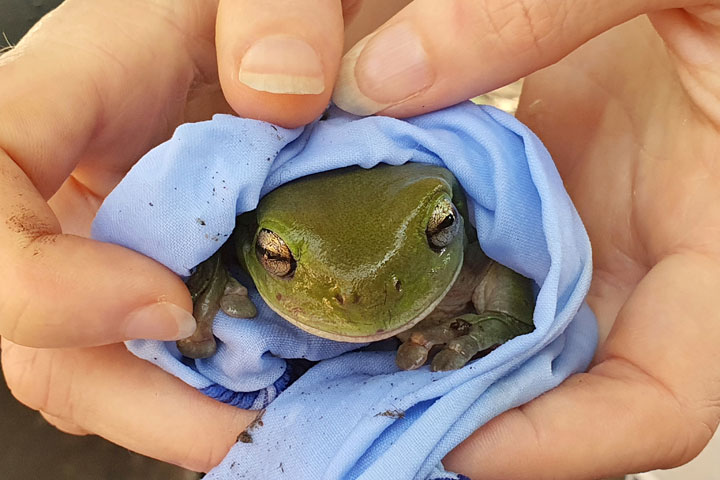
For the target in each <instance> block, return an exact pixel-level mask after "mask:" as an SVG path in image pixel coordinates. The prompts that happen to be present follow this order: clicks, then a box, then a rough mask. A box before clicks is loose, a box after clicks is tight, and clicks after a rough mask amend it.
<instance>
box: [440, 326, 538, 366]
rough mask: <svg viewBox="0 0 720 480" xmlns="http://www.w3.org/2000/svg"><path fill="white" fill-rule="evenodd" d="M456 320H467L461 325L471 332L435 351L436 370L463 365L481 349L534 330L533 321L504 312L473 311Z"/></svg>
mask: <svg viewBox="0 0 720 480" xmlns="http://www.w3.org/2000/svg"><path fill="white" fill-rule="evenodd" d="M455 322H456V323H462V324H464V325H463V326H462V327H461V329H462V330H464V331H465V332H467V333H465V334H464V335H461V336H459V337H457V338H454V339H452V340H450V341H448V342H447V343H446V344H445V347H444V348H443V349H442V350H441V351H440V352H438V353H437V355H435V357H434V358H433V360H432V363H431V365H430V369H431V370H432V371H433V372H438V371H447V370H457V369H458V368H462V367H464V366H465V364H467V362H469V361H470V360H472V358H473V357H474V356H475V355H477V354H478V353H481V352H484V351H485V350H488V349H491V348H494V347H497V346H499V345H502V344H503V343H505V342H507V341H508V340H510V339H511V338H514V337H517V336H518V335H522V334H525V333H529V332H531V331H532V330H533V326H532V325H528V324H527V323H524V322H521V321H519V320H517V319H515V318H514V317H512V316H511V315H508V314H506V313H501V312H483V313H482V314H474V313H469V314H466V315H462V316H461V317H459V318H457V319H456V320H455Z"/></svg>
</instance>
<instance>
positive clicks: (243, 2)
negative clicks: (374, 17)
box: [215, 0, 343, 127]
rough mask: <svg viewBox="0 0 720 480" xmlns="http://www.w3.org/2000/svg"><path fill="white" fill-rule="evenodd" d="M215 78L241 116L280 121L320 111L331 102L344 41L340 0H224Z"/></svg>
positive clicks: (290, 123) (291, 123)
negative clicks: (280, 0)
mask: <svg viewBox="0 0 720 480" xmlns="http://www.w3.org/2000/svg"><path fill="white" fill-rule="evenodd" d="M215 41H216V45H217V55H218V70H219V74H220V83H221V85H222V88H223V92H224V94H225V98H226V99H227V100H228V102H229V103H230V105H231V106H232V107H233V109H234V110H235V111H236V112H237V113H238V114H239V115H241V116H244V117H250V118H257V119H260V120H266V121H269V122H272V123H276V124H279V125H282V126H285V127H297V126H300V125H304V124H306V123H309V122H311V121H312V120H314V119H315V118H316V117H318V116H319V115H320V114H321V113H322V111H323V110H324V109H325V107H326V106H327V104H328V102H329V101H330V95H331V92H332V89H333V85H334V82H335V77H336V75H337V70H338V66H339V64H340V57H341V55H342V46H343V45H342V42H343V16H342V6H341V3H340V0H308V1H304V2H265V1H262V0H221V2H220V5H219V7H218V19H217V30H216V40H215Z"/></svg>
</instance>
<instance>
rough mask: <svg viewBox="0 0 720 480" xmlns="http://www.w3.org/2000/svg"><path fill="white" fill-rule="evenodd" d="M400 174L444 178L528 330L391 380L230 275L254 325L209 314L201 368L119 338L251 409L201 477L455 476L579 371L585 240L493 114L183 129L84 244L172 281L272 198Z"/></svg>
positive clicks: (362, 354) (534, 161)
mask: <svg viewBox="0 0 720 480" xmlns="http://www.w3.org/2000/svg"><path fill="white" fill-rule="evenodd" d="M409 161H413V162H423V163H429V164H434V165H444V166H446V167H447V168H449V169H450V170H451V171H452V172H453V173H454V174H455V176H456V177H457V178H458V180H459V182H460V184H461V185H462V187H463V188H464V189H465V191H466V194H467V196H468V201H469V205H470V212H471V213H470V216H471V221H472V223H473V224H474V225H475V227H476V229H477V233H478V239H479V242H480V244H481V246H482V248H483V249H484V250H485V252H486V253H487V254H488V255H489V256H490V257H491V258H493V259H495V260H497V261H499V262H500V263H503V264H505V265H507V266H509V267H511V268H512V269H514V270H516V271H518V272H520V273H522V274H523V275H525V276H527V277H529V278H532V279H533V280H534V281H535V282H536V283H537V285H538V286H539V289H538V293H537V305H536V308H535V314H534V322H535V326H536V329H535V330H534V331H533V332H532V333H530V334H528V335H524V336H520V337H517V338H514V339H512V340H511V341H509V342H507V343H506V344H504V345H502V346H500V347H499V348H497V349H495V350H494V351H492V352H491V353H490V354H488V355H487V356H485V357H483V358H481V359H478V360H475V361H473V362H471V363H470V364H468V365H467V366H466V367H464V368H462V369H460V370H457V371H453V372H430V371H429V368H428V367H427V366H426V367H423V368H421V369H419V370H415V371H398V368H397V367H396V366H395V362H394V356H395V352H394V351H393V349H394V348H396V344H395V342H394V341H393V340H389V341H385V342H381V343H379V344H372V345H370V346H367V347H365V348H361V349H360V350H358V347H359V345H357V344H349V343H340V342H334V341H331V340H326V339H321V338H318V337H315V336H312V335H310V334H308V333H305V332H303V331H301V330H299V329H298V328H296V327H294V326H293V325H291V324H289V323H288V322H286V321H285V320H283V319H282V318H280V317H279V316H277V315H276V314H275V313H274V312H272V310H270V309H269V308H268V307H267V306H266V305H265V304H264V302H263V301H262V300H261V299H260V297H259V295H258V294H257V292H256V291H255V290H254V288H252V286H251V284H250V283H249V280H248V279H247V278H244V279H243V278H241V281H243V283H245V284H246V285H247V286H249V287H251V288H250V295H251V298H252V300H253V301H254V302H255V304H256V305H257V306H258V311H259V314H258V316H257V317H256V318H254V319H233V318H229V317H227V316H225V315H224V314H222V313H220V314H219V315H218V317H217V319H216V324H215V334H216V337H217V338H218V340H219V348H218V352H217V354H216V355H215V356H213V357H212V358H210V359H206V360H197V361H189V360H188V359H185V358H183V357H182V356H181V355H179V353H178V352H177V349H176V348H175V345H174V342H157V341H132V342H128V348H129V349H130V350H131V351H132V352H133V353H135V354H136V355H138V356H139V357H141V358H144V359H146V360H148V361H151V362H153V363H155V364H157V365H158V366H160V367H161V368H163V369H165V370H167V371H168V372H170V373H172V374H173V375H176V376H177V377H179V378H181V379H182V380H184V381H185V382H187V383H188V384H190V385H192V386H193V387H195V388H198V389H200V390H201V391H203V392H205V393H206V394H208V395H210V396H213V397H214V398H218V399H219V400H221V401H225V402H227V403H231V404H233V405H237V406H239V407H242V408H253V409H258V408H266V410H265V412H264V414H263V418H262V422H261V424H260V423H258V424H256V425H255V426H254V427H252V428H251V429H250V430H249V431H248V435H249V436H250V438H251V439H252V441H251V442H249V443H243V442H239V443H237V444H236V445H235V446H234V447H233V448H232V450H231V451H230V452H229V454H228V455H227V457H226V458H225V459H224V460H223V462H222V463H221V464H220V465H218V466H217V467H216V468H215V469H213V470H212V471H211V472H210V473H209V474H208V476H207V477H206V478H208V479H226V478H227V479H231V478H247V479H271V478H273V479H274V478H292V479H328V480H331V479H345V478H347V479H364V480H369V479H387V478H393V479H398V480H402V479H408V480H409V479H442V478H459V477H457V476H456V475H454V474H451V473H449V472H445V471H444V470H443V469H442V464H441V460H442V458H443V456H444V455H445V454H446V453H447V452H448V451H449V450H451V449H452V448H453V447H454V446H456V445H457V444H458V443H460V442H461V441H462V440H463V439H465V438H467V436H468V435H470V434H471V433H472V432H473V431H474V430H476V429H477V428H478V427H480V426H481V425H483V424H484V423H486V422H487V421H489V420H490V419H492V418H493V417H495V416H496V415H498V414H500V413H502V412H504V411H506V410H508V409H510V408H512V407H515V406H518V405H520V404H523V403H525V402H527V401H529V400H531V399H533V398H535V397H536V396H538V395H540V394H541V393H543V392H545V391H547V390H549V389H551V388H553V387H555V386H556V385H558V384H559V383H560V382H562V381H563V380H564V379H565V378H567V377H568V376H569V375H571V374H572V373H574V372H578V371H582V370H584V369H585V368H586V367H587V365H588V364H589V362H590V359H591V358H592V355H593V352H594V349H595V344H596V342H597V327H596V324H595V319H594V316H593V314H592V312H591V311H590V309H589V308H588V307H587V305H586V304H585V303H584V297H585V294H586V293H587V290H588V287H589V284H590V276H591V268H592V267H591V252H590V244H589V241H588V238H587V235H586V233H585V230H584V228H583V226H582V223H581V222H580V219H579V217H578V215H577V213H576V211H575V209H574V207H573V205H572V203H571V202H570V199H569V197H568V195H567V193H566V192H565V190H564V188H563V184H562V181H561V179H560V177H559V175H558V173H557V171H556V169H555V166H554V164H553V162H552V160H551V158H550V156H549V154H548V153H547V151H546V150H545V148H544V147H543V145H542V144H541V142H540V141H539V140H538V139H537V138H536V137H535V135H534V134H533V133H532V132H530V131H529V130H528V129H527V128H526V127H525V126H524V125H522V124H521V123H520V122H518V121H517V120H515V119H514V118H513V117H512V116H510V115H507V114H505V113H503V112H501V111H499V110H496V109H494V108H492V107H479V106H476V105H473V104H471V103H465V104H461V105H457V106H455V107H451V108H448V109H445V110H442V111H438V112H433V113H429V114H425V115H422V116H418V117H415V118H411V119H405V120H398V119H393V118H387V117H366V118H358V117H353V116H350V115H348V114H345V113H343V112H341V111H339V110H337V109H331V110H330V111H329V113H328V115H327V118H326V119H324V120H320V121H317V122H315V123H313V124H311V125H309V126H307V127H304V128H298V129H294V130H287V129H283V128H280V127H276V126H273V125H270V124H268V123H264V122H260V121H255V120H248V119H241V118H237V117H233V116H228V115H217V116H215V117H214V118H213V119H212V120H211V121H207V122H201V123H196V124H189V125H183V126H181V127H179V128H178V129H177V131H176V132H175V134H174V136H173V137H172V139H170V140H169V141H168V142H166V143H164V144H162V145H160V146H159V147H157V148H156V149H154V150H152V151H151V152H150V153H148V154H147V155H146V156H145V157H143V158H142V159H141V160H140V162H139V163H138V164H137V165H136V166H135V167H134V168H133V169H132V170H131V171H130V172H129V174H128V175H127V177H126V178H125V179H124V180H123V181H122V182H121V184H120V185H119V186H118V187H117V188H116V189H115V190H114V191H113V192H112V193H111V194H110V195H109V196H108V198H107V199H106V200H105V202H104V204H103V205H102V207H101V209H100V211H99V212H98V215H97V218H96V220H95V222H94V225H93V235H94V237H95V238H97V239H100V240H104V241H108V242H113V243H117V244H120V245H124V246H126V247H128V248H131V249H133V250H136V251H138V252H141V253H143V254H145V255H147V256H149V257H152V258H154V259H156V260H158V261H159V262H161V263H163V264H165V265H166V266H168V267H169V268H171V269H172V270H173V271H174V272H176V273H177V274H178V275H183V276H187V275H188V274H189V273H190V272H191V270H192V269H193V267H194V266H196V265H197V264H199V263H200V262H202V261H203V260H205V259H206V258H208V257H209V256H210V255H211V254H212V253H213V252H215V251H216V250H217V249H218V248H219V247H220V245H222V243H223V242H224V241H225V240H226V239H227V238H228V237H229V235H230V233H231V232H232V229H233V226H234V221H235V217H236V215H237V214H239V213H242V212H245V211H249V210H252V209H254V208H255V206H256V205H257V202H258V200H259V198H261V197H262V196H263V195H264V194H266V193H267V192H269V191H271V190H273V189H274V188H276V187H278V186H280V185H282V184H284V183H286V182H289V181H291V180H294V179H296V178H299V177H302V176H305V175H310V174H313V173H317V172H322V171H326V170H331V169H336V168H341V167H345V166H349V165H360V166H362V167H365V168H370V167H372V166H374V165H376V164H378V163H381V162H384V163H388V164H393V165H398V164H403V163H405V162H409ZM329 208H331V207H330V206H329ZM358 208H362V206H361V205H358ZM388 208H392V205H388ZM297 359H304V360H297ZM308 360H311V361H313V362H318V363H316V364H314V366H312V367H311V368H310V369H309V370H307V368H308V366H309V365H310V364H309V362H307V361H308ZM306 370H307V371H306ZM298 377H299V378H298ZM169 407H171V406H169ZM246 440H247V438H246ZM508 454H518V455H521V452H515V453H512V452H509V453H508Z"/></svg>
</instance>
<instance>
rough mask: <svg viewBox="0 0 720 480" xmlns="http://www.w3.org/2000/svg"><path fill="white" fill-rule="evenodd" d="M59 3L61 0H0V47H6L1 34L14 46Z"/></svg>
mask: <svg viewBox="0 0 720 480" xmlns="http://www.w3.org/2000/svg"><path fill="white" fill-rule="evenodd" d="M61 3H62V0H0V45H1V46H2V47H5V46H7V42H6V41H5V38H3V37H2V33H4V34H5V36H6V37H7V39H8V40H9V41H10V43H11V44H13V45H14V44H16V43H17V42H18V40H20V38H21V37H22V36H23V35H24V34H25V32H27V31H28V29H29V28H30V27H32V26H33V25H34V24H35V23H36V22H37V21H38V20H39V19H40V17H42V16H43V15H45V13H47V12H49V11H50V10H52V9H53V8H55V7H57V6H58V5H60V4H61ZM0 48H1V47H0Z"/></svg>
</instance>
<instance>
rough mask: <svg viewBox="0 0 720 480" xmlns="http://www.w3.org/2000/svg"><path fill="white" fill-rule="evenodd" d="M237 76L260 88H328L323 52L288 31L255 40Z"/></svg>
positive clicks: (317, 90)
mask: <svg viewBox="0 0 720 480" xmlns="http://www.w3.org/2000/svg"><path fill="white" fill-rule="evenodd" d="M238 80H240V82H242V83H244V84H245V85H247V86H248V87H250V88H253V89H255V90H259V91H261V92H270V93H289V94H294V95H307V94H318V93H322V92H323V91H324V90H325V76H324V74H323V68H322V61H321V60H320V55H318V53H317V52H316V51H315V49H314V48H313V47H311V46H310V45H309V44H308V43H307V42H305V41H304V40H301V39H299V38H297V37H290V36H287V35H272V36H269V37H265V38H261V39H260V40H258V41H256V42H255V43H253V44H252V45H251V46H250V48H248V50H247V51H246V52H245V55H243V58H242V61H241V62H240V71H239V73H238Z"/></svg>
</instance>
